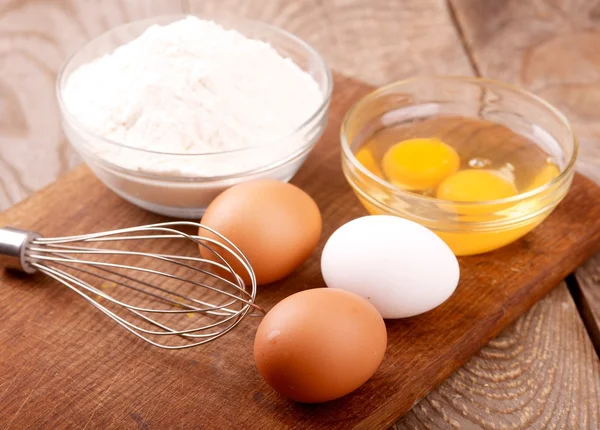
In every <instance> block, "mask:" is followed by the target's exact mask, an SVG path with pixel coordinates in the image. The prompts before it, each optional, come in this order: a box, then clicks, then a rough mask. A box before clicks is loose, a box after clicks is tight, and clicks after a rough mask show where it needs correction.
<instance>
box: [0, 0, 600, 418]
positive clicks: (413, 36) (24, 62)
mask: <svg viewBox="0 0 600 430" xmlns="http://www.w3.org/2000/svg"><path fill="white" fill-rule="evenodd" d="M519 1H520V0H519ZM519 1H514V2H513V1H506V0H498V1H494V2H491V1H486V0H482V1H477V2H474V1H471V2H458V1H457V2H454V3H455V4H456V6H457V8H459V7H462V9H464V10H465V13H468V14H469V16H470V17H471V19H468V20H463V19H461V20H459V21H460V23H459V24H462V26H463V27H472V30H471V31H469V29H468V28H466V29H465V28H460V25H459V29H458V30H459V31H458V33H460V32H461V31H462V32H464V33H470V34H471V35H474V38H475V39H476V40H475V42H477V43H473V41H471V42H470V43H467V44H466V46H465V49H464V50H463V47H462V46H461V44H460V41H459V38H458V37H457V34H458V33H457V31H456V29H455V28H454V25H453V23H452V21H451V19H450V16H449V14H448V11H447V9H446V6H445V4H444V1H440V0H402V1H389V0H374V1H372V0H325V1H314V0H296V1H294V2H288V1H286V0H256V1H253V2H247V1H245V0H203V1H194V0H189V1H182V2H177V1H172V0H153V1H146V0H127V1H124V0H102V1H93V0H89V1H74V0H73V1H69V0H55V1H52V2H42V1H37V0H8V1H6V2H4V3H2V4H1V5H0V28H1V29H2V34H1V35H0V54H1V57H2V58H1V59H0V70H1V73H0V83H1V85H0V99H1V100H2V103H0V111H1V112H2V115H1V116H0V208H3V207H4V208H5V207H7V204H10V202H11V201H12V202H14V201H16V200H19V199H22V198H23V197H25V196H26V195H29V194H30V193H32V192H33V191H34V190H35V189H38V188H40V187H41V186H43V185H44V184H47V183H49V182H51V181H52V180H54V179H55V178H56V176H57V175H58V174H59V173H60V172H61V171H64V170H65V169H68V168H70V167H72V166H74V165H75V164H76V163H78V161H79V160H78V157H76V156H74V153H73V151H72V150H71V148H70V147H69V146H68V144H67V142H66V141H65V139H64V136H63V135H62V133H61V131H60V127H59V125H58V124H59V121H58V117H57V111H56V106H55V102H54V92H53V90H54V85H53V84H54V78H55V74H56V71H57V69H58V67H59V66H60V64H61V62H62V61H64V59H65V58H66V57H67V56H68V54H69V53H70V52H72V51H73V49H75V48H76V47H77V46H78V45H79V44H80V43H82V42H83V41H85V40H87V39H89V38H90V37H92V36H93V35H95V34H98V33H99V32H101V31H103V30H105V29H106V28H109V27H112V26H114V25H118V24H119V23H122V22H126V21H130V20H133V19H138V18H143V17H147V16H151V15H155V14H160V13H176V12H181V11H190V10H191V11H195V12H199V13H204V12H212V11H217V12H219V11H222V10H225V11H235V13H236V14H238V15H244V16H248V17H251V18H254V19H260V20H265V21H268V22H272V23H274V24H276V25H280V26H282V27H284V28H287V29H288V30H290V31H292V32H294V33H296V34H298V35H299V36H301V37H303V38H304V39H305V40H307V41H308V42H309V43H312V44H313V45H314V46H315V47H316V48H317V49H318V50H319V51H320V52H322V53H323V54H324V55H325V56H326V58H327V60H328V61H329V63H330V64H331V65H332V66H334V67H335V68H337V69H338V70H342V71H344V72H346V73H348V74H352V75H354V76H358V77H361V78H363V79H366V80H368V81H370V82H372V83H375V84H384V83H387V82H390V81H392V80H395V79H400V78H403V77H407V76H410V75H414V74H431V73H434V74H435V73H441V74H471V68H470V67H469V62H468V61H467V56H466V55H465V52H466V53H468V54H470V55H471V56H472V57H474V59H475V62H477V63H479V62H493V63H494V64H493V67H491V68H485V67H483V66H479V68H480V69H482V70H484V72H485V73H484V74H486V73H493V74H495V75H497V74H498V73H503V70H507V71H508V73H507V75H506V79H510V80H513V81H516V83H522V84H523V83H524V84H526V85H527V84H528V83H527V82H520V81H519V78H518V74H514V72H513V70H515V66H518V65H519V64H523V65H525V64H527V63H528V62H527V61H526V56H524V55H522V54H521V52H520V51H519V50H518V49H516V50H515V49H514V43H515V42H518V41H519V39H521V40H523V42H524V43H525V44H527V43H530V44H531V45H535V44H536V43H537V40H539V39H540V37H539V34H540V33H542V36H543V35H544V34H547V35H552V34H565V33H566V34H567V35H569V33H575V34H577V33H578V32H579V33H580V32H581V30H585V29H589V28H591V27H593V26H594V25H595V24H594V16H597V14H594V10H595V9H597V7H596V3H594V2H586V1H572V2H568V1H553V2H542V1H531V2H520V4H518V3H519ZM459 3H461V4H459ZM553 9H554V10H553ZM463 15H464V14H463ZM561 16H562V17H563V20H562V22H560V20H559V21H557V18H560V17H561ZM523 17H526V19H524V18H523ZM529 21H533V22H532V25H529V24H526V25H520V23H527V22H529ZM570 21H571V22H572V23H571V25H569V24H570ZM557 22H558V24H559V25H556V24H557ZM515 29H516V30H518V31H515ZM529 31H531V32H532V33H534V34H536V33H537V34H538V36H536V37H529V35H528V32H529ZM511 33H514V34H513V35H512V36H511ZM479 34H483V36H484V37H479ZM467 35H468V34H467ZM505 38H506V39H508V40H509V41H510V42H511V43H510V44H509V45H508V46H504V44H503V43H502V41H503V40H504V39H505ZM471 39H473V37H472V38H471ZM542 39H543V37H542ZM592 39H593V38H592ZM488 41H490V42H489V43H488ZM581 45H582V44H580V43H579V42H578V41H577V37H570V38H568V42H567V43H565V44H564V45H563V49H562V50H557V49H554V50H551V51H550V54H551V55H552V56H553V57H554V58H556V61H557V62H558V63H559V66H560V65H562V66H561V67H554V66H552V68H553V70H555V71H558V72H559V73H562V72H561V71H565V73H563V74H562V75H560V76H558V83H561V81H564V83H565V85H561V86H560V87H561V91H560V92H559V93H558V94H559V95H561V94H562V95H563V96H566V97H567V101H568V100H572V99H573V97H572V95H573V94H574V95H577V94H581V91H579V92H578V88H583V87H584V86H585V85H579V84H586V81H588V80H589V76H588V77H586V74H585V73H582V71H585V70H587V71H593V68H591V69H590V67H589V66H588V67H584V68H582V67H578V68H576V69H573V70H571V71H570V72H569V71H568V69H566V68H565V67H568V65H569V64H571V61H572V56H570V55H569V52H570V51H573V52H575V53H577V52H578V51H579V50H580V47H581ZM583 46H586V44H585V43H584V44H583ZM473 47H475V48H477V50H478V51H479V53H480V54H481V55H480V54H478V53H475V54H473V53H472V52H471V51H472V50H473V49H472V48H473ZM496 51H497V52H501V53H502V54H499V55H495V52H496ZM590 52H591V51H590ZM596 52H597V50H596ZM349 53H350V55H349ZM582 58H583V57H582ZM567 59H568V60H567ZM494 70H495V71H494ZM534 72H535V73H530V74H529V76H535V77H536V79H537V80H539V79H541V78H543V77H544V76H546V72H545V71H544V70H539V68H538V69H537V70H534ZM502 77H503V76H502ZM592 78H593V77H592ZM592 81H593V80H592ZM553 82H554V83H556V82H557V78H556V77H554V78H553ZM570 83H574V84H575V85H569V84H570ZM588 87H589V88H591V90H592V91H590V92H589V94H594V91H593V88H594V87H593V85H592V86H588ZM569 88H573V90H574V91H573V92H571V91H569ZM533 89H534V90H536V88H533ZM585 100H590V101H592V100H593V98H587V97H586V98H585ZM585 106H593V104H585V103H584V104H583V107H585ZM568 113H569V116H571V115H572V113H571V112H568ZM587 116H588V117H589V112H588V114H587ZM584 117H585V115H584ZM591 122H592V123H593V121H591ZM592 142H597V139H595V140H594V141H592ZM592 149H593V148H592ZM588 154H589V151H588ZM591 154H593V152H592V153H591ZM592 160H593V158H592V159H590V162H588V163H587V164H588V165H591V166H593V165H594V162H593V161H592ZM596 164H597V163H596ZM596 261H597V260H596ZM586 267H587V268H588V269H589V270H586V272H585V273H594V270H596V271H597V266H595V265H594V264H593V262H590V263H589V264H588V265H586ZM580 273H581V272H578V274H580ZM587 279H589V280H590V281H592V282H591V283H590V285H591V286H594V287H593V288H590V289H588V290H587V291H592V292H593V291H596V290H598V279H597V277H596V278H594V277H591V278H590V277H588V278H587ZM559 290H564V291H562V292H559V291H558V290H557V291H555V292H554V293H552V294H551V295H550V296H549V297H548V298H547V299H544V300H543V301H542V302H540V304H539V305H537V306H536V309H537V308H539V312H536V313H535V315H538V314H541V315H546V316H548V317H547V318H545V319H544V324H537V323H533V324H525V323H524V322H523V321H525V320H527V321H529V320H531V319H532V314H533V312H534V311H531V313H528V315H527V316H526V317H524V319H523V320H520V321H519V322H518V323H517V324H516V325H514V326H513V327H511V328H510V329H508V330H506V331H505V332H504V333H503V335H501V341H502V344H503V345H508V347H506V348H500V347H499V346H498V345H499V344H498V343H496V342H493V343H491V344H490V345H489V346H488V347H485V348H484V349H483V350H482V351H481V352H480V353H479V354H478V355H477V356H476V357H475V358H474V359H473V360H472V361H471V362H469V363H467V364H466V366H465V367H463V368H462V369H461V370H460V371H459V372H457V373H456V374H455V375H454V376H453V377H452V378H450V380H448V381H447V382H446V383H444V384H443V385H442V387H440V388H439V389H438V390H436V391H435V392H434V393H431V394H430V395H429V396H428V397H427V398H426V399H424V400H423V401H422V402H421V404H420V405H418V406H417V407H416V408H414V409H413V411H411V412H410V413H409V414H408V416H407V417H406V418H407V419H408V420H403V421H401V423H400V424H399V425H398V427H399V428H400V427H402V428H404V427H405V426H407V427H411V428H413V427H414V426H415V425H417V424H418V425H419V426H426V427H430V426H433V427H438V426H442V427H444V426H447V425H452V426H454V427H458V426H464V427H466V428H469V427H472V426H483V427H488V426H511V427H513V428H532V427H537V426H542V427H543V426H545V423H548V422H551V423H556V422H557V419H558V420H559V421H558V422H571V423H572V422H579V421H578V420H579V419H580V417H581V421H580V422H581V426H582V427H585V423H586V422H589V420H590V419H592V422H597V421H598V419H597V417H598V413H599V411H598V405H597V404H596V405H594V404H593V402H592V404H590V402H585V401H583V402H577V401H573V400H574V399H577V398H583V399H585V398H586V393H588V394H589V393H590V390H592V391H591V395H588V396H587V398H588V399H594V398H598V389H600V388H599V387H600V376H599V375H600V372H599V371H598V360H597V357H595V356H593V354H592V355H591V356H590V355H589V354H588V350H589V345H588V344H589V341H588V340H587V339H586V337H585V333H584V332H582V325H581V323H580V322H579V318H578V315H577V313H576V311H575V310H574V307H573V302H572V300H570V298H569V297H568V294H563V293H566V289H565V288H564V287H560V288H559ZM591 302H592V303H593V301H591ZM596 303H597V305H596V307H595V308H594V309H596V310H598V309H600V301H596ZM552 315H555V317H554V318H553V317H552ZM533 328H535V330H533ZM567 328H568V330H567ZM572 339H581V342H577V343H574V344H570V342H571V340H572ZM567 345H569V349H568V353H564V352H563V351H565V350H564V347H565V346H567ZM530 362H534V363H537V364H536V365H533V366H532V365H530V364H529V363H530ZM556 367H558V368H559V369H562V371H560V372H556V374H557V375H558V377H557V378H556V379H553V378H546V377H545V376H546V375H547V373H548V372H549V371H552V369H554V368H556ZM573 369H575V370H573ZM572 371H575V374H574V375H575V376H569V375H571V372H572ZM7 377H8V376H7ZM6 381H8V379H7V380H6ZM4 382H5V380H4V379H2V378H1V377H0V399H1V398H2V396H1V394H2V387H4V385H3V383H4ZM548 384H550V385H548ZM514 387H520V390H519V392H518V393H516V392H515V391H514ZM594 387H596V391H595V392H596V395H595V396H594V395H593V393H594V392H593V389H594ZM540 393H544V395H540ZM548 396H549V397H548ZM556 397H558V398H562V399H563V400H564V401H561V402H558V403H552V402H551V400H552V399H553V398H556ZM499 400H500V401H502V402H503V405H505V406H504V409H502V408H500V409H498V408H497V407H496V406H497V403H498V401H499ZM548 402H550V404H555V405H560V406H559V407H558V408H554V407H548V404H547V403H548ZM100 407H101V406H100ZM559 411H560V412H559ZM411 417H412V418H414V419H412V418H411ZM589 417H591V418H589ZM594 417H596V418H595V419H596V421H593V420H594ZM586 419H587V420H588V421H586ZM0 420H1V418H0ZM561 420H563V421H561ZM564 420H567V421H564ZM572 420H576V421H572ZM415 423H417V424H415ZM140 425H141V424H140Z"/></svg>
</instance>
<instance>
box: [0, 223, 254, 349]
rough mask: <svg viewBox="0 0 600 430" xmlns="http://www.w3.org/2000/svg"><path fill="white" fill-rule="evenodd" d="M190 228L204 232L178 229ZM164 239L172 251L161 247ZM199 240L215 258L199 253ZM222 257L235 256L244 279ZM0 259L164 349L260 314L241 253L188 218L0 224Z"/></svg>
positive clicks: (196, 341)
mask: <svg viewBox="0 0 600 430" xmlns="http://www.w3.org/2000/svg"><path fill="white" fill-rule="evenodd" d="M192 228H193V229H194V231H195V232H203V233H201V234H207V236H200V235H195V234H188V233H185V232H184V231H182V230H184V229H192ZM216 238H218V239H220V240H217V239H216ZM173 241H177V243H173ZM167 243H169V249H175V250H176V254H177V255H174V254H170V253H169V254H164V253H161V249H165V248H166V245H167ZM199 246H201V247H204V248H206V249H208V250H210V252H211V254H212V255H213V256H214V257H215V258H214V259H212V258H211V259H205V258H201V257H199V255H200V253H199V248H198V247H199ZM228 261H237V262H239V263H240V264H239V265H240V266H241V267H242V268H243V270H244V271H245V272H246V273H247V274H248V277H249V279H250V283H249V284H248V285H246V283H245V282H244V280H243V278H242V276H241V275H242V274H240V273H236V272H235V271H234V269H233V268H232V266H231V265H230V264H229V263H228ZM2 266H4V267H7V268H11V269H17V270H20V271H22V272H25V273H29V274H32V273H35V272H41V273H43V274H45V275H47V276H49V277H51V278H54V279H55V280H57V281H58V282H60V283H62V284H63V285H65V286H66V287H68V288H70V289H71V290H73V291H74V292H75V293H77V294H78V295H80V296H81V297H82V298H84V299H85V300H87V301H88V302H89V303H90V304H92V305H93V306H94V307H95V308H96V309H98V310H100V311H101V312H103V313H104V314H105V315H106V316H108V317H109V318H111V319H112V320H114V321H115V322H116V323H117V324H119V325H120V326H121V327H123V328H125V329H126V330H128V331H129V332H131V333H133V334H134V335H136V336H137V337H139V338H141V339H143V340H145V341H146V342H148V343H150V344H152V345H154V346H157V347H160V348H165V349H183V348H190V347H194V346H198V345H202V344H205V343H208V342H210V341H213V340H215V339H217V338H219V337H221V336H223V335H225V334H227V333H228V332H229V331H231V330H233V329H234V328H235V327H236V326H237V325H238V324H239V323H240V322H241V321H242V320H243V319H244V318H245V317H246V316H248V315H251V314H252V311H253V310H258V311H259V312H260V313H262V314H264V311H263V310H262V309H261V308H260V307H259V306H258V305H256V304H255V299H256V292H257V286H256V277H255V275H254V271H253V270H252V267H251V265H250V262H249V261H248V259H247V258H246V256H245V255H244V254H243V253H242V252H241V251H240V249H239V248H238V247H236V246H235V245H234V244H233V243H232V242H231V241H230V240H228V239H227V238H225V237H224V236H222V235H221V234H219V233H218V232H216V231H214V230H212V229H210V228H208V227H206V226H204V225H202V224H199V223H195V222H188V221H175V222H165V223H159V224H151V225H145V226H137V227H131V228H124V229H120V230H112V231H105V232H100V233H92V234H84V235H79V236H69V237H55V238H45V237H42V236H40V235H39V234H38V233H35V232H32V231H26V230H20V229H16V228H11V227H5V228H0V267H2ZM236 266H238V265H237V264H236Z"/></svg>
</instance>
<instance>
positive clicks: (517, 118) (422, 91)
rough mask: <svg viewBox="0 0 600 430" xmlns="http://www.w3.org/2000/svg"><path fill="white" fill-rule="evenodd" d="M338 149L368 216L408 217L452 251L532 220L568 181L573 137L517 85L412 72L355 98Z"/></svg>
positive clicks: (505, 234) (485, 243)
mask: <svg viewBox="0 0 600 430" xmlns="http://www.w3.org/2000/svg"><path fill="white" fill-rule="evenodd" d="M341 146H342V164H343V171H344V175H345V176H346V179H347V181H348V182H349V184H350V185H351V187H352V189H353V190H354V192H355V194H356V195H357V197H358V199H359V200H360V202H361V203H362V204H363V205H364V206H365V208H366V209H367V210H368V211H369V212H370V213H371V214H388V215H396V216H399V217H402V218H406V219H410V220H412V221H416V222H418V223H419V224H421V225H423V226H425V227H427V228H429V229H431V230H432V231H434V232H435V233H436V234H437V235H438V236H439V237H441V238H442V239H443V240H444V241H445V242H446V243H447V244H448V246H449V247H450V248H451V249H452V251H453V252H454V253H455V254H456V255H459V256H460V255H473V254H480V253H484V252H488V251H492V250H495V249H498V248H500V247H503V246H505V245H507V244H509V243H512V242H514V241H515V240H517V239H519V238H520V237H522V236H524V235H525V234H527V233H528V232H529V231H531V230H532V229H534V228H535V227H536V226H538V225H539V224H540V223H541V222H542V221H543V220H544V219H545V218H546V217H547V216H548V215H549V214H550V213H551V212H552V211H553V210H554V208H555V207H556V205H557V204H558V203H559V202H560V201H561V200H562V199H563V197H564V196H565V195H566V193H567V191H568V189H569V187H570V184H571V181H572V178H573V174H574V169H575V160H576V157H577V148H578V143H577V138H576V136H575V135H574V133H573V130H572V128H571V126H570V124H569V122H568V121H567V119H566V118H565V117H564V116H563V115H562V114H561V113H560V112H559V111H558V110H557V109H555V108H554V107H553V106H551V105H550V104H549V103H547V102H545V101H544V100H542V99H540V98H539V97H537V96H535V95H533V94H530V93H528V92H526V91H524V90H521V89H519V88H517V87H514V86H511V85H508V84H505V83H501V82H497V81H494V80H489V79H482V78H470V77H419V78H414V79H409V80H405V81H401V82H397V83H393V84H390V85H388V86H385V87H382V88H380V89H378V90H376V91H374V92H372V93H370V94H368V95H366V96H365V97H364V98H362V99H361V100H359V101H358V102H357V103H356V104H355V105H354V106H353V107H352V108H351V110H350V111H349V112H348V113H347V115H346V117H345V119H344V121H343V125H342V129H341Z"/></svg>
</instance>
